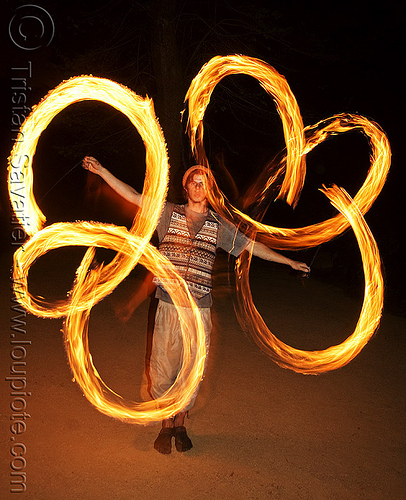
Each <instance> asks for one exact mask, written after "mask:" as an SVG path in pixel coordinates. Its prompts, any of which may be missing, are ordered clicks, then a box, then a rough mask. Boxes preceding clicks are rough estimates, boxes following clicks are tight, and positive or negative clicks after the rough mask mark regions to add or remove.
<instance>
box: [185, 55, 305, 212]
mask: <svg viewBox="0 0 406 500" xmlns="http://www.w3.org/2000/svg"><path fill="white" fill-rule="evenodd" d="M239 73H243V74H245V75H250V76H253V77H254V78H256V79H257V80H258V81H259V83H260V85H261V86H262V87H263V88H264V89H265V90H266V92H268V94H270V95H271V96H272V97H273V99H274V101H275V104H276V108H277V110H278V113H279V116H280V117H281V120H282V126H283V133H284V136H285V142H286V151H287V156H286V170H287V174H286V176H285V180H284V182H283V184H282V187H281V190H280V193H279V197H280V198H286V201H287V203H289V204H290V205H293V206H295V205H296V203H297V201H298V199H299V195H300V192H301V190H302V187H303V183H304V179H305V175H306V170H305V163H304V160H303V158H302V155H303V149H304V135H303V122H302V117H301V115H300V111H299V106H298V104H297V102H296V99H295V96H294V95H293V93H292V91H291V90H290V87H289V85H288V83H287V82H286V80H285V78H284V77H283V76H282V75H281V74H279V73H278V72H277V71H276V70H275V68H273V67H272V66H270V65H269V64H267V63H265V62H264V61H261V60H260V59H255V58H253V57H247V56H242V55H231V56H225V57H221V56H216V57H213V58H212V59H210V61H209V62H208V63H206V64H205V65H204V66H203V67H202V69H201V70H200V71H199V73H198V74H197V75H196V76H195V78H194V79H193V81H192V83H191V84H190V87H189V90H188V91H187V93H186V97H185V101H186V100H188V110H189V117H188V133H189V136H190V143H191V147H192V151H193V153H194V154H195V157H196V160H197V161H198V163H200V164H201V165H205V166H209V162H208V160H207V157H206V153H205V151H204V147H203V133H204V131H203V117H204V113H205V111H206V108H207V105H208V104H209V102H210V98H211V94H212V92H213V90H214V88H215V86H216V85H217V84H218V83H219V82H220V80H222V79H223V78H224V77H225V76H229V75H235V74H239Z"/></svg>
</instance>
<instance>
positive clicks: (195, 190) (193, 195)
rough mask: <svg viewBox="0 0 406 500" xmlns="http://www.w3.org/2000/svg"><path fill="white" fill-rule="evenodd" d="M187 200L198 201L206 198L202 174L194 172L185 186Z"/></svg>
mask: <svg viewBox="0 0 406 500" xmlns="http://www.w3.org/2000/svg"><path fill="white" fill-rule="evenodd" d="M185 190H186V193H187V197H188V200H190V201H192V202H193V203H200V202H202V201H205V200H206V188H205V178H204V175H203V174H194V175H193V176H192V179H191V180H190V181H189V182H188V183H187V184H186V187H185Z"/></svg>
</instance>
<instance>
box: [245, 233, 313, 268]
mask: <svg viewBox="0 0 406 500" xmlns="http://www.w3.org/2000/svg"><path fill="white" fill-rule="evenodd" d="M247 250H249V251H250V252H251V253H252V255H255V256H256V257H259V258H260V259H264V260H269V261H271V262H278V263H279V264H286V265H287V266H290V267H291V268H292V269H295V270H296V271H302V272H304V273H309V272H310V267H309V266H308V265H307V264H305V263H304V262H299V261H297V260H292V259H289V258H288V257H285V256H284V255H282V254H280V253H278V252H275V250H272V248H269V247H267V246H266V245H264V244H263V243H260V242H259V241H253V242H252V244H251V245H249V246H248V248H247Z"/></svg>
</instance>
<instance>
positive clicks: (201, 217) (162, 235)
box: [83, 156, 310, 454]
mask: <svg viewBox="0 0 406 500" xmlns="http://www.w3.org/2000/svg"><path fill="white" fill-rule="evenodd" d="M83 167H84V168H85V169H87V170H89V171H90V172H93V173H94V174H97V175H99V176H100V177H101V178H102V179H103V180H104V181H105V182H106V183H107V184H108V185H109V186H110V187H111V188H112V189H113V190H114V191H116V192H117V193H118V194H119V195H121V196H122V197H123V198H124V199H126V200H127V201H129V202H131V203H133V204H135V205H137V206H141V205H142V203H143V197H142V194H140V193H138V192H137V191H136V190H135V189H134V188H132V187H131V186H129V185H128V184H126V183H124V182H122V181H121V180H119V179H117V177H115V176H114V175H113V174H112V173H111V172H110V171H109V170H107V169H106V168H104V167H103V166H102V165H101V164H100V163H99V162H98V161H97V160H96V159H95V158H93V157H91V156H86V157H85V158H84V160H83ZM208 173H209V171H208V169H207V168H206V167H203V166H200V165H195V166H193V167H191V168H189V170H187V171H186V173H185V174H184V176H183V188H184V192H185V196H186V199H187V202H186V204H184V205H175V204H173V203H169V202H166V204H165V206H164V209H163V212H162V214H161V218H160V221H159V223H158V226H157V234H158V240H159V250H160V252H161V253H162V254H163V255H165V256H166V257H167V258H168V259H169V260H170V261H171V262H172V263H173V265H174V266H175V268H176V270H177V271H178V273H179V274H180V275H181V276H182V277H183V278H184V279H185V281H186V283H187V286H188V288H189V291H190V292H191V294H192V295H193V297H194V299H195V301H196V304H197V306H198V307H199V310H200V313H201V316H202V320H203V324H204V329H205V335H206V347H207V349H208V347H209V339H210V332H211V328H212V323H211V312H210V308H211V305H212V297H211V274H212V269H213V264H214V259H215V255H216V249H217V248H222V249H223V250H225V251H226V252H228V253H230V254H231V255H233V256H235V257H238V256H239V255H240V254H241V253H242V252H243V251H244V250H245V249H248V250H249V251H250V252H251V253H252V254H253V255H255V256H257V257H260V258H262V259H265V260H269V261H273V262H278V263H281V264H286V265H288V266H290V267H292V268H293V269H295V270H297V271H301V272H304V273H308V272H310V268H309V266H307V265H306V264H305V263H303V262H298V261H295V260H292V259H289V258H287V257H285V256H283V255H281V254H279V253H277V252H275V251H274V250H272V249H270V248H268V247H267V246H265V245H263V244H262V243H260V242H257V241H252V240H250V239H249V238H247V237H246V236H245V235H244V234H243V233H241V232H240V231H238V229H237V228H236V227H235V226H234V225H232V224H231V223H229V222H227V221H225V220H224V219H222V218H221V217H220V216H219V215H218V214H216V213H215V212H213V211H212V210H209V208H208V201H207V196H206V189H207V188H210V176H209V175H208ZM157 284H158V287H157V291H156V296H157V298H158V299H159V302H158V307H157V311H156V315H155V325H154V333H153V341H152V351H151V360H150V378H151V395H152V397H154V398H158V397H160V396H161V395H162V394H163V393H164V392H165V391H166V390H168V389H169V387H170V386H171V385H172V384H173V383H174V381H175V379H176V377H177V374H178V372H179V370H180V367H181V365H182V346H183V341H182V333H181V327H180V322H179V319H178V314H177V311H176V308H175V306H174V305H173V303H172V301H171V299H170V296H169V294H168V293H167V292H166V291H165V288H164V285H163V284H162V283H157ZM192 349H193V346H192ZM196 396H197V391H196V392H195V393H194V394H193V396H192V398H191V400H190V401H189V403H188V405H187V407H185V408H184V409H183V410H182V411H181V412H180V413H178V414H177V415H175V416H174V417H172V418H170V419H167V420H164V421H163V422H162V428H161V430H160V432H159V435H158V437H157V438H156V440H155V442H154V447H155V449H156V450H157V451H158V452H160V453H163V454H169V453H171V449H172V437H175V446H176V449H177V451H180V452H184V451H188V450H190V449H191V448H192V446H193V445H192V442H191V440H190V438H189V436H188V435H187V432H186V428H185V425H184V424H185V417H186V415H187V413H188V411H189V410H190V409H191V408H192V407H193V405H194V401H195V399H196Z"/></svg>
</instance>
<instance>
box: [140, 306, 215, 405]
mask: <svg viewBox="0 0 406 500" xmlns="http://www.w3.org/2000/svg"><path fill="white" fill-rule="evenodd" d="M200 313H201V316H202V320H203V325H204V331H205V334H206V350H207V354H208V351H209V344H210V332H211V328H212V323H211V312H210V308H209V307H205V308H202V309H200ZM192 353H193V347H192ZM182 354H183V340H182V330H181V327H180V322H179V317H178V313H177V310H176V307H175V306H174V305H173V304H170V303H168V302H164V301H162V300H160V301H159V302H158V308H157V311H156V314H155V325H154V334H153V338H152V350H151V359H150V367H149V374H150V378H151V396H152V397H153V398H154V399H156V398H159V397H160V396H162V394H163V393H164V392H165V391H167V390H168V389H169V387H171V385H172V384H173V383H174V382H175V379H176V377H177V375H178V373H179V370H180V368H181V366H182ZM206 363H207V355H206ZM198 390H199V389H198V388H197V389H196V391H195V392H194V394H193V396H192V398H191V399H190V401H189V403H188V405H187V406H186V407H185V408H184V409H183V410H182V411H188V410H190V409H191V408H192V407H193V405H194V403H195V399H196V396H197V393H198Z"/></svg>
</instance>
